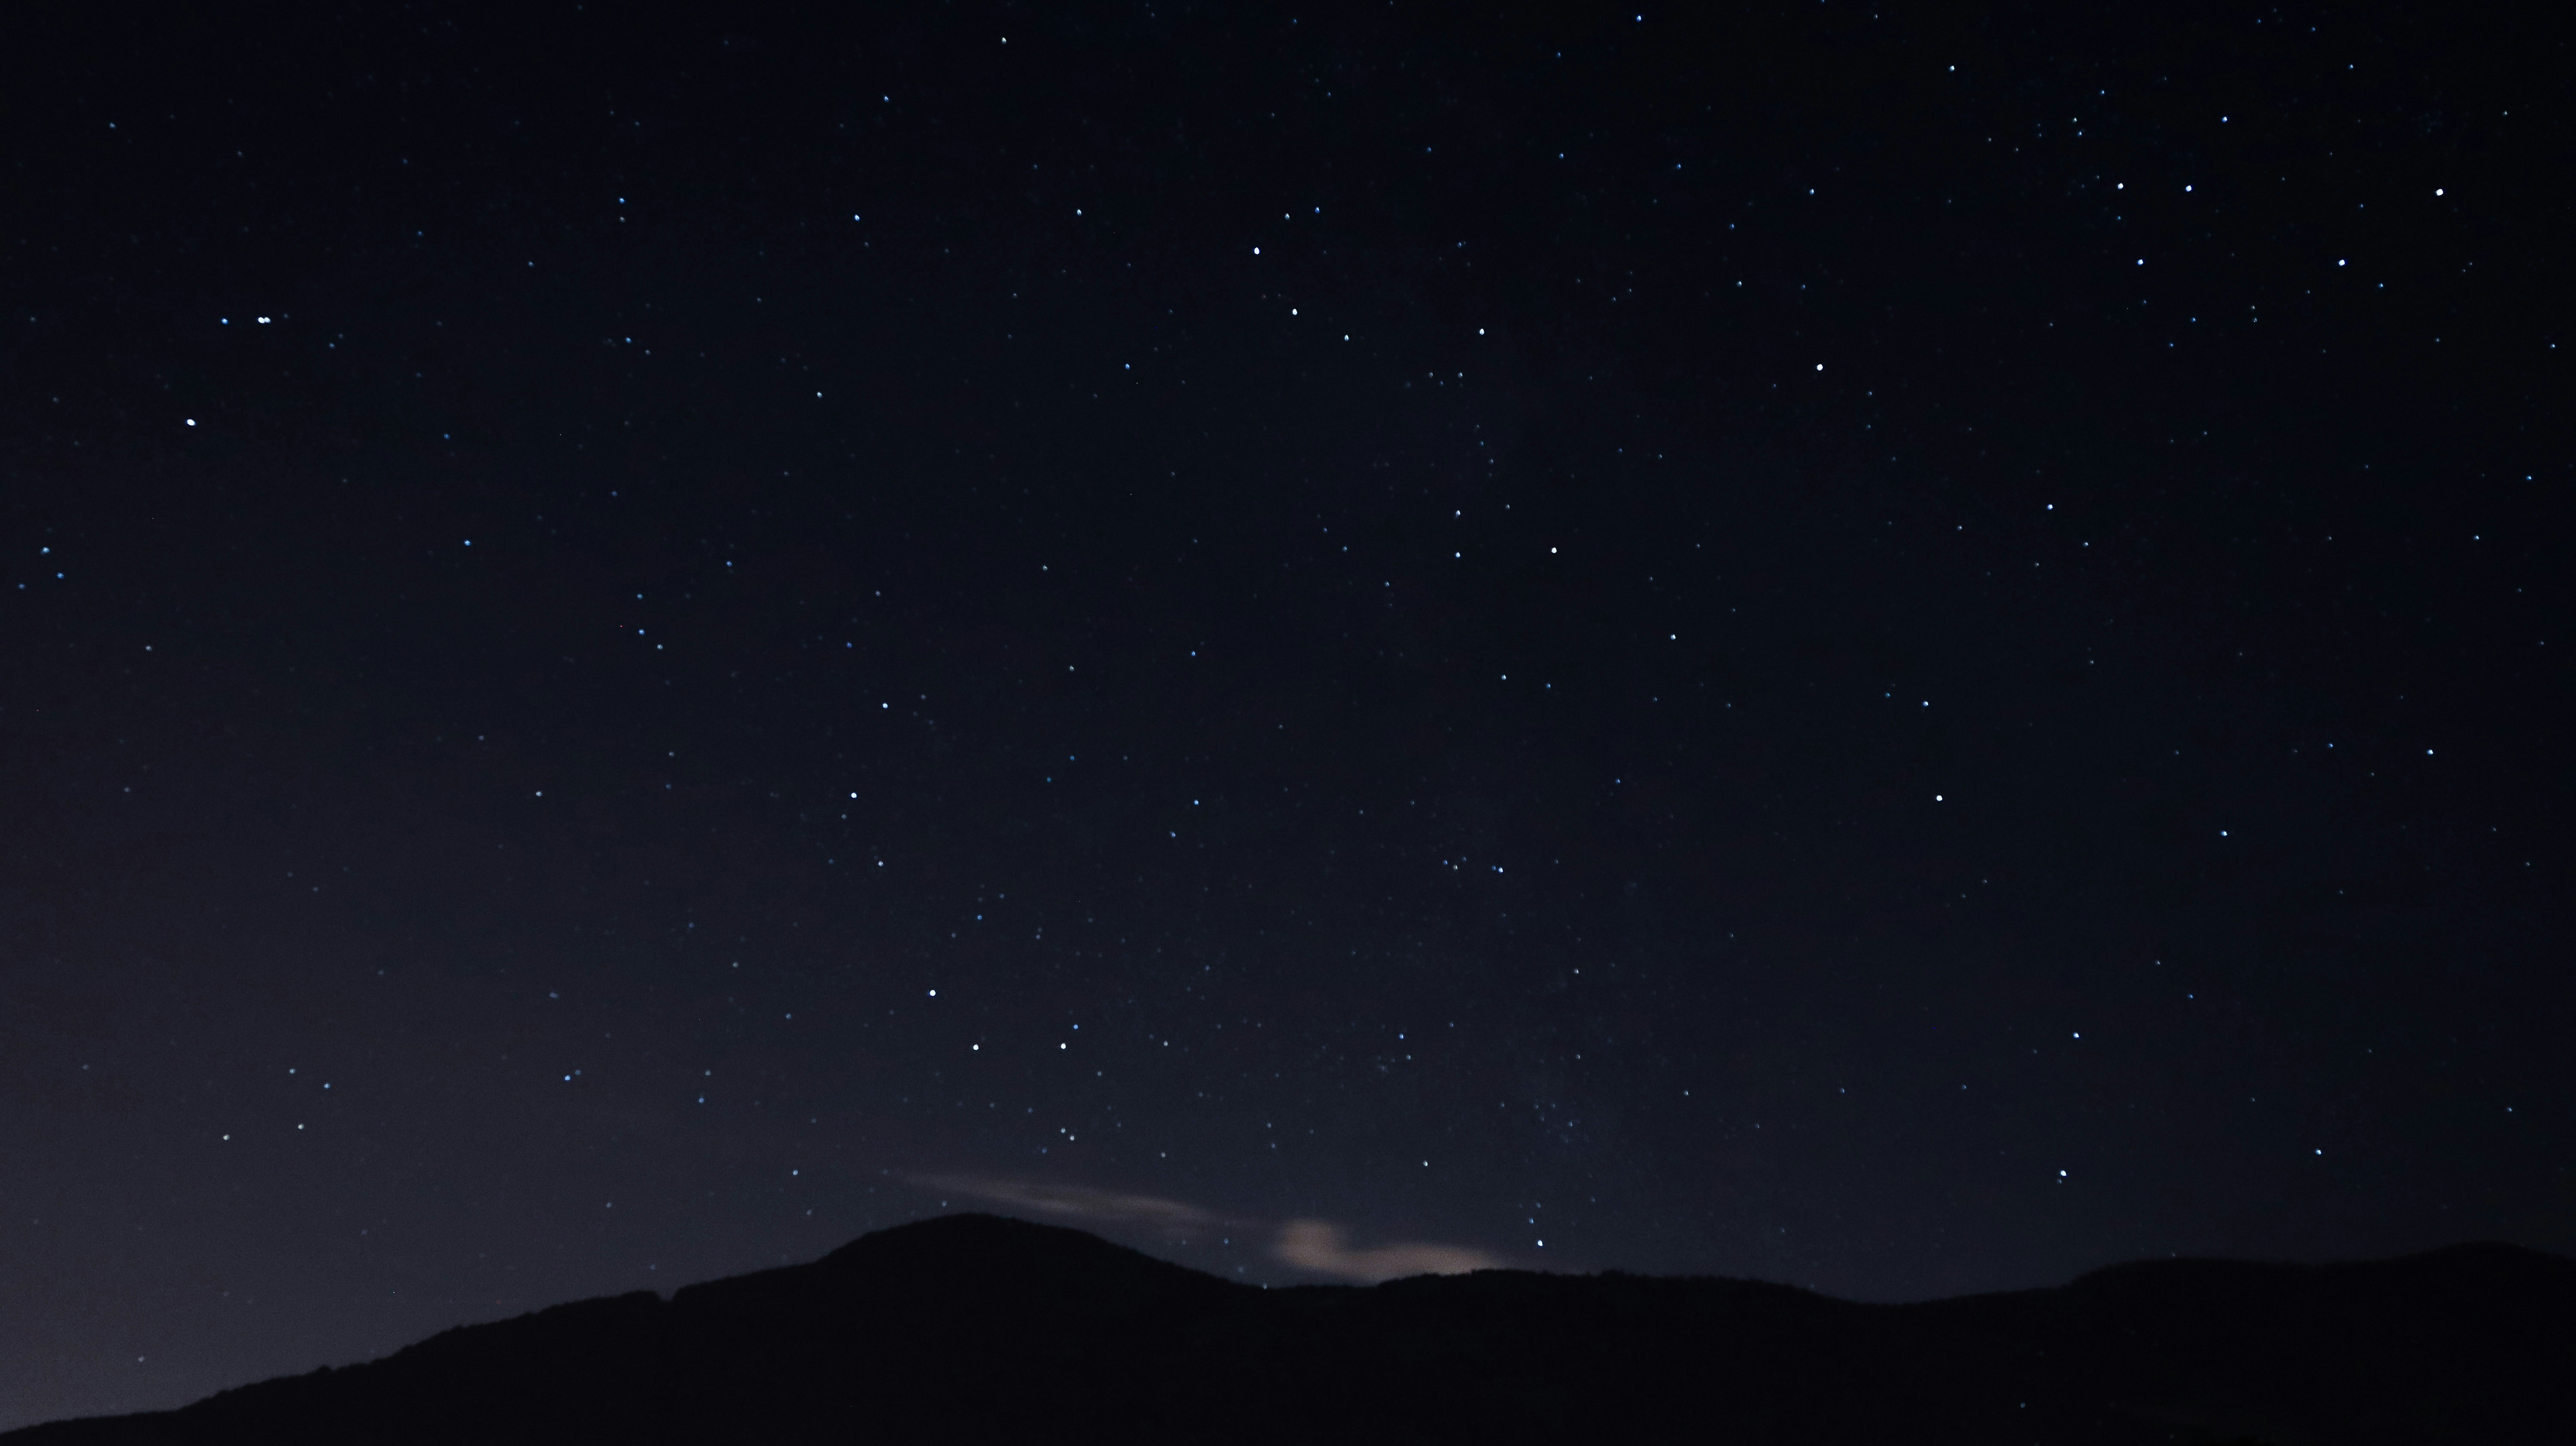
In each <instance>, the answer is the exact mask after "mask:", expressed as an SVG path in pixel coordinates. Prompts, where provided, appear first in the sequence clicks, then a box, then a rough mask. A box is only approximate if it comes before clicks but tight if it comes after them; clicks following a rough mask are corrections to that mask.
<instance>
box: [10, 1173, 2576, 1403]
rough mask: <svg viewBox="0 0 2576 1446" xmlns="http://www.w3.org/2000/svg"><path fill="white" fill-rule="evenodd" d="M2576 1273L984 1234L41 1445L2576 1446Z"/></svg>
mask: <svg viewBox="0 0 2576 1446" xmlns="http://www.w3.org/2000/svg"><path fill="white" fill-rule="evenodd" d="M2571 1379H2576V1261H2570V1260H2566V1259H2563V1258H2560V1257H2557V1256H2552V1255H2546V1254H2542V1253H2540V1252H2537V1251H2531V1250H2525V1249H2521V1248H2518V1247H2514V1246H2508V1245H2463V1246H2457V1247H2453V1248H2450V1249H2446V1250H2438V1251H2434V1252H2431V1253H2429V1254H2424V1255H2416V1256H2409V1257H2406V1258H2403V1259H2398V1260H2389V1261H2378V1262H2370V1263H2362V1264H2348V1265H2280V1264H2260V1263H2239V1262H2225V1261H2199V1260H2194V1261H2151V1262H2144V1263H2139V1264H2133V1265H2121V1266H2114V1267H2112V1268H2110V1269H2106V1270H2100V1271H2095V1272H2093V1273H2092V1274H2089V1275H2086V1276H2083V1277H2081V1278H2079V1279H2077V1280H2075V1281H2074V1282H2072V1283H2070V1284H2068V1285H2065V1286H2061V1287H2057V1288H2054V1289H2048V1290H2030V1291H2016V1292H2011V1293H2007V1294H1998V1295H1984V1296H1971V1297H1965V1298H1961V1299H1955V1300H1942V1301H1932V1302H1926V1303H1922V1304H1915V1305H1894V1306H1890V1305H1863V1304H1855V1303H1852V1302H1848V1301H1840V1300H1834V1299H1831V1298H1828V1297H1825V1296H1821V1295H1817V1294H1815V1293H1813V1292H1811V1291H1806V1290H1800V1289H1797V1288H1794V1287H1791V1286H1784V1285H1771V1284H1764V1283H1760V1282H1752V1281H1738V1280H1720V1279H1668V1278H1658V1277H1648V1276H1634V1275H1624V1274H1616V1273H1613V1274H1604V1275H1594V1276H1566V1275H1544V1274H1537V1273H1533V1272H1525V1271H1510V1270H1492V1271H1479V1272H1477V1273H1475V1274H1473V1275H1464V1276H1422V1277H1416V1278H1413V1279H1407V1280H1397V1281H1390V1282H1388V1283H1386V1284H1384V1285H1379V1286H1374V1287H1361V1286H1300V1287H1295V1288H1290V1289H1274V1290H1263V1289H1260V1288H1259V1287H1255V1286H1247V1285H1241V1284H1237V1283H1233V1282H1229V1281H1223V1280H1219V1279H1217V1278H1215V1277H1213V1276H1210V1275H1205V1274H1202V1273H1200V1272H1198V1271H1194V1270H1190V1269H1187V1268H1185V1267H1182V1266H1178V1265H1173V1264H1169V1263H1167V1262H1164V1261H1160V1260H1156V1259H1154V1258H1152V1257H1150V1256H1147V1255H1143V1254H1140V1253H1138V1252H1136V1251H1133V1250H1129V1249H1126V1248H1124V1247H1121V1246H1117V1245H1112V1244H1110V1243H1109V1242H1107V1241H1104V1240H1101V1239H1099V1238H1097V1237H1095V1236H1091V1235H1088V1234H1085V1233H1083V1232H1081V1231H1077V1230H1068V1229H1064V1228H1061V1227H1056V1226H1047V1225H1035V1224H1029V1223H1026V1222H1023V1221H1018V1220H1009V1219H1003V1218H999V1217H995V1216H990V1215H952V1216H945V1217H941V1218H939V1219H935V1220H928V1221H923V1222H921V1223H918V1224H913V1225H906V1226H902V1227H899V1228H897V1229H893V1230H886V1231H880V1232H878V1233H876V1234H872V1235H868V1236H864V1237H862V1238H861V1239H859V1240H857V1241H854V1242H852V1243H851V1244H849V1245H847V1246H844V1247H842V1248H841V1249H839V1250H836V1251H834V1252H832V1253H831V1254H830V1255H827V1256H825V1257H824V1258H823V1259H821V1260H818V1261H815V1262H813V1263H812V1264H809V1265H798V1266H787V1267H782V1268H779V1269H775V1270H764V1271H760V1272H757V1273H755V1274H751V1275H743V1276H735V1277H732V1278H729V1279H724V1280H717V1281H711V1282H708V1283H706V1284H703V1285H693V1286H688V1287H686V1288H684V1289H682V1290H680V1291H678V1292H677V1293H675V1294H674V1295H673V1296H672V1297H671V1298H670V1299H668V1300H664V1299H663V1298H662V1297H660V1296H659V1295H656V1294H654V1293H652V1292H650V1291H639V1292H636V1293H633V1294H630V1295H621V1296H613V1297H606V1298H602V1299H597V1300H585V1301H577V1302H574V1303H572V1304H569V1305H561V1306H556V1307H554V1308H552V1309H549V1310H543V1311H538V1312H535V1313H534V1314H531V1315H525V1316H520V1317H518V1318H516V1319H513V1320H506V1321H498V1322H494V1323H491V1324H488V1325H477V1326H464V1327H460V1328H458V1329H455V1330H450V1331H446V1332H443V1333H441V1334H439V1335H437V1336H433V1337H431V1338H430V1339H428V1340H426V1341H422V1342H420V1343H419V1344H417V1345H414V1346H410V1347H407V1348H406V1349H404V1350H402V1351H399V1352H397V1353H395V1354H394V1355H391V1356H388V1357H385V1358H384V1359H381V1360H376V1361H370V1362H366V1363H364V1364H361V1365H355V1366H348V1367H343V1368H338V1369H334V1368H330V1367H325V1368H323V1369H320V1370H317V1371H314V1372H311V1373H309V1374H306V1375H302V1376H293V1377H282V1378H279V1379H276V1380H271V1381H263V1382H260V1383H258V1384H256V1385H250V1386H244V1387H241V1388H239V1389H236V1390H229V1391H225V1392H222V1393H220V1394H218V1395H215V1396H212V1397H209V1398H207V1399H206V1400H203V1401H199V1402H197V1403H195V1404H193V1405H190V1406H187V1407H184V1408H182V1409H179V1410H175V1411H160V1412H149V1413H144V1414H140V1415H131V1416H108V1417H92V1418H88V1419H84V1420H76V1421H58V1422H52V1423H49V1424H46V1425H41V1426H34V1427H29V1428H26V1429H23V1430H19V1431H13V1432H9V1433H6V1434H5V1435H0V1443H5V1446H176V1443H207V1442H222V1443H232V1442H243V1443H249V1442H260V1443H267V1446H293V1443H306V1442H311V1443H322V1442H330V1443H335V1446H338V1443H348V1442H369V1443H422V1446H429V1443H441V1446H445V1443H456V1446H464V1443H510V1442H529V1443H536V1442H544V1443H550V1446H565V1443H585V1442H602V1443H606V1442H616V1443H621V1446H631V1443H658V1442H674V1443H676V1442H737V1441H738V1442H764V1443H765V1442H802V1441H822V1440H834V1441H878V1442H883V1441H928V1440H938V1441H983V1440H1030V1441H1046V1442H1062V1441H1116V1442H1120V1443H1125V1446H1140V1443H1153V1442H1163V1441H1173V1442H1179V1441H1192V1442H1217V1441H1222V1442H1283V1443H1284V1442H1336V1443H1339V1442H1399V1441H1401V1442H1440V1441H1458V1442H1475V1443H1480V1446H1481V1443H1490V1442H1497V1441H1503V1442H1522V1441H1528V1442H1537V1441H1549V1442H1562V1441H1572V1440H1598V1441H1613V1440H1615V1441H1621V1442H1641V1441H1642V1442H1663V1441H1671V1442H1685V1441H1687V1442H1747V1443H1763V1442H1814V1443H1843V1442H1850V1443H1862V1442H1867V1443H1871V1446H1884V1443H1889V1442H1897V1441H1904V1442H1963V1443H1964V1442H1979V1443H2024V1442H2037V1443H2058V1442H2080V1443H2090V1446H2121V1443H2130V1442H2138V1443H2145V1442H2158V1443H2171V1442H2182V1443H2219V1442H2264V1443H2269V1446H2321V1443H2378V1442H2387V1443H2397V1442H2406V1443H2417V1442H2448V1441H2459V1442H2479V1443H2487V1446H2494V1443H2512V1442H2535V1443H2536V1442H2540V1441H2543V1440H2547V1441H2551V1442H2557V1441H2563V1440H2566V1439H2568V1437H2567V1435H2566V1432H2567V1429H2568V1427H2567V1422H2566V1418H2565V1414H2564V1410H2563V1405H2564V1394H2565V1384H2564V1383H2565V1382H2566V1381H2568V1380H2571Z"/></svg>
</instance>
